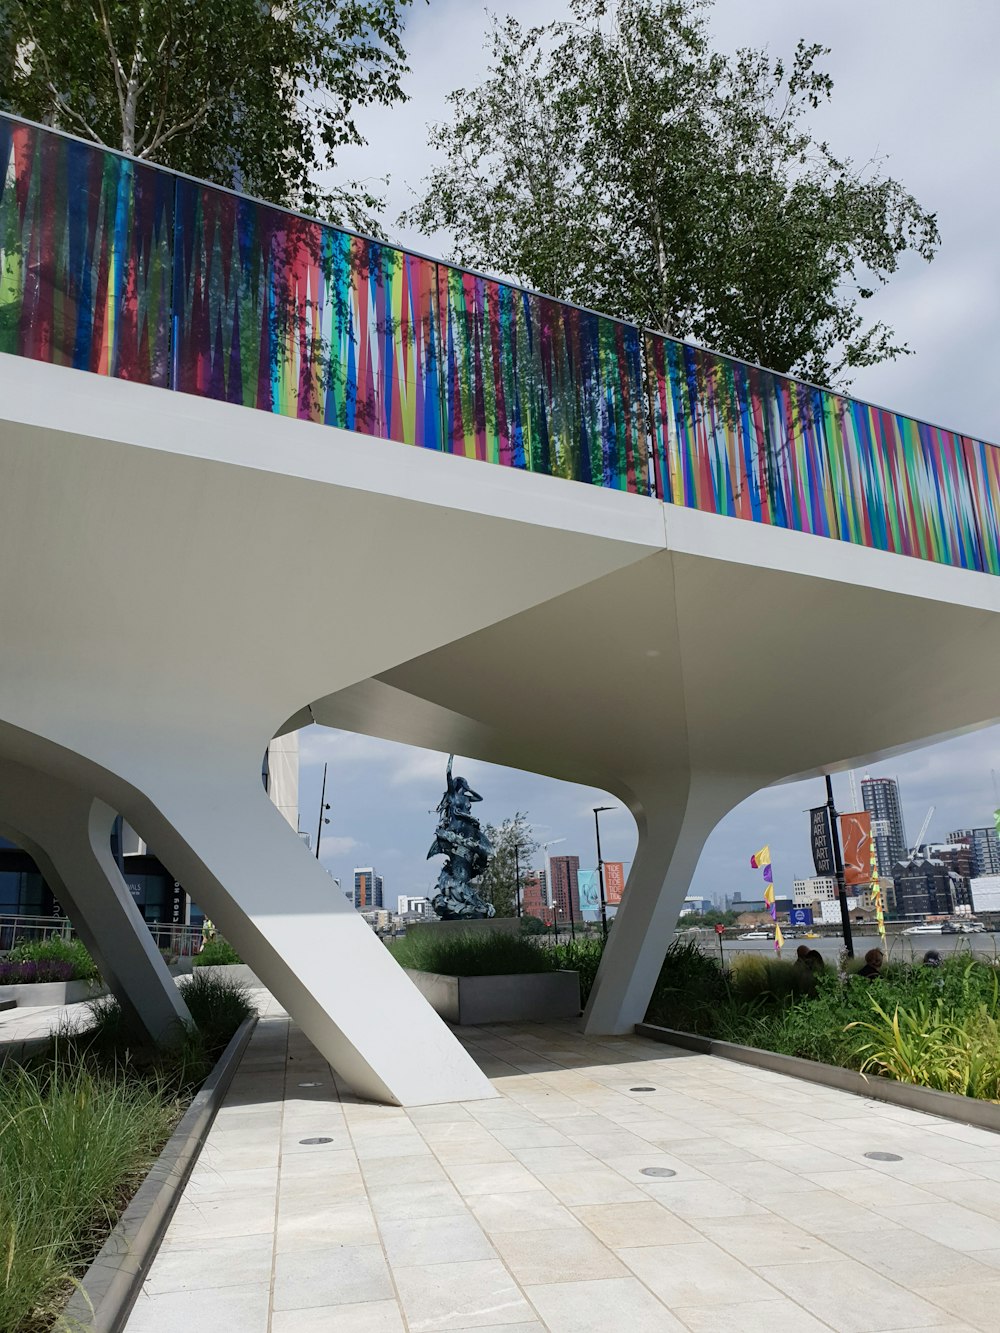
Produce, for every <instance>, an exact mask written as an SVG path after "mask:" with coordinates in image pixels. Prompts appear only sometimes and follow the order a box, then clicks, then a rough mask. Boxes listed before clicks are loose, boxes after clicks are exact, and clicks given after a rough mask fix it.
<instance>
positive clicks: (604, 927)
mask: <svg viewBox="0 0 1000 1333" xmlns="http://www.w3.org/2000/svg"><path fill="white" fill-rule="evenodd" d="M609 808H610V807H609V806H606V805H595V806H594V831H595V832H596V834H597V884H598V890H599V892H600V895H601V933H602V934H603V936H604V938H605V939H607V938H608V908H607V903H606V902H605V899H604V860H603V858H602V856H601V821H600V813H601V811H602V810H607V809H609Z"/></svg>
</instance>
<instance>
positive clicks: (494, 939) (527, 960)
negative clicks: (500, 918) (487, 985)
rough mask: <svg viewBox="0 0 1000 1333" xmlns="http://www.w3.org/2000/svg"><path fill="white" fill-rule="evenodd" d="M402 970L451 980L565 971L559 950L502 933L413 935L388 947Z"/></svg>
mask: <svg viewBox="0 0 1000 1333" xmlns="http://www.w3.org/2000/svg"><path fill="white" fill-rule="evenodd" d="M388 948H389V952H390V953H391V954H392V956H393V958H395V960H396V962H397V963H399V965H400V967H409V968H413V969H414V970H415V971H417V972H439V973H441V974H442V975H443V976H447V977H489V976H511V975H513V974H515V973H518V972H553V971H555V970H556V969H557V968H559V967H561V966H562V964H561V963H559V962H558V961H557V960H556V958H555V956H554V955H555V950H552V949H547V948H545V947H543V945H542V944H541V943H536V941H535V940H534V939H532V938H531V937H529V936H525V935H508V934H505V933H502V932H500V931H478V930H470V931H463V932H456V933H455V934H452V933H451V932H447V933H446V932H443V931H442V932H440V933H439V932H437V931H435V930H433V929H430V930H420V929H419V928H418V929H417V930H412V931H409V932H408V933H407V934H406V935H404V936H403V938H402V939H401V940H396V941H394V942H393V943H392V944H390V945H389V946H388Z"/></svg>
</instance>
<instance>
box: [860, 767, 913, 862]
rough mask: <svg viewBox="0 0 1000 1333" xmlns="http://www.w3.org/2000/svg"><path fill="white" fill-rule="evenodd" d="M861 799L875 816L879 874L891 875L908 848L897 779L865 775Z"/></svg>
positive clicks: (876, 855)
mask: <svg viewBox="0 0 1000 1333" xmlns="http://www.w3.org/2000/svg"><path fill="white" fill-rule="evenodd" d="M861 799H862V801H863V802H864V807H865V809H866V810H867V811H868V813H869V814H870V815H871V817H872V834H873V836H874V838H875V859H876V861H877V862H878V873H879V874H880V875H891V874H892V872H893V868H894V866H895V865H896V863H897V861H902V860H903V859H904V858H905V857H906V854H907V852H908V850H909V848H908V847H907V845H906V830H905V828H904V827H903V809H902V806H901V805H900V803H899V783H898V782H897V781H896V779H895V778H862V780H861Z"/></svg>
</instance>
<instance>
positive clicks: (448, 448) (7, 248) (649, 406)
mask: <svg viewBox="0 0 1000 1333" xmlns="http://www.w3.org/2000/svg"><path fill="white" fill-rule="evenodd" d="M0 351H5V352H10V353H15V354H17V355H21V356H27V357H32V358H35V359H38V360H43V361H48V362H51V363H53V364H58V365H65V366H72V367H75V368H77V369H81V370H89V371H93V372H96V373H99V374H105V375H112V376H118V377H120V378H124V379H130V380H137V381H140V382H142V383H146V384H150V385H156V386H158V387H161V388H165V389H174V390H179V391H181V392H186V393H193V394H199V395H201V396H204V397H209V398H217V399H223V400H225V401H227V402H231V403H236V404H241V405H243V406H246V407H253V408H258V409H261V410H264V411H268V412H272V413H278V414H281V415H285V416H293V417H298V418H302V419H306V420H310V421H315V422H321V423H324V424H326V425H332V426H339V427H342V428H344V429H348V430H354V431H359V432H362V433H364V434H368V435H374V436H377V437H380V438H383V439H388V440H397V441H400V442H403V443H407V444H412V445H415V446H418V447H421V448H426V449H432V450H435V451H438V452H442V453H452V454H459V455H462V456H465V457H469V458H476V459H480V460H483V461H486V462H491V463H495V464H500V465H502V466H507V467H514V468H520V469H524V470H528V471H534V472H542V473H547V474H550V475H553V476H558V477H565V478H570V479H573V480H577V481H583V482H588V483H591V484H593V485H598V486H604V487H611V488H614V489H620V490H628V491H633V492H636V493H639V494H644V495H648V494H652V495H655V496H657V497H659V498H660V499H662V500H664V501H668V502H670V503H673V504H679V505H685V506H688V507H691V508H697V509H699V510H702V511H705V512H709V513H715V514H722V515H728V516H732V517H740V518H744V519H748V520H750V521H753V522H758V523H765V524H769V525H772V526H776V527H784V528H791V529H794V530H796V531H800V532H807V533H812V534H815V535H819V536H825V537H831V538H835V539H839V540H842V541H848V542H853V543H856V544H859V545H863V546H868V547H872V548H874V549H877V550H885V551H892V552H896V553H899V554H904V555H910V556H917V557H920V558H923V559H926V560H933V561H937V562H939V563H943V564H949V565H954V566H957V567H960V568H964V569H970V570H978V571H983V572H986V573H990V574H1000V449H996V448H994V447H992V446H990V445H987V444H985V443H983V442H982V441H979V440H976V439H973V438H971V437H969V436H965V435H962V434H960V433H958V432H955V431H949V430H945V429H943V428H941V427H938V426H934V425H931V424H929V423H926V422H921V421H916V420H913V419H911V418H908V417H905V416H902V415H901V414H899V413H895V412H890V411H887V410H886V409H883V408H880V407H876V406H873V405H872V404H869V403H864V402H861V401H859V400H856V399H852V398H848V397H846V396H844V395H840V394H835V393H832V392H830V391H828V390H826V389H822V388H819V387H817V386H815V385H811V384H807V383H804V382H802V381H799V380H794V379H792V378H790V377H788V376H786V375H780V374H776V373H774V372H772V371H768V370H765V369H763V368H761V367H759V366H755V365H751V364H749V363H746V362H742V361H739V360H736V359H734V358H732V357H727V356H723V355H719V354H717V353H714V352H710V351H706V350H704V349H701V348H697V347H693V346H691V345H690V344H687V343H684V342H680V341H678V340H676V339H671V338H667V337H665V336H664V335H662V334H660V333H657V332H655V331H652V330H649V329H643V328H640V327H638V326H636V325H633V324H629V323H625V322H623V321H621V320H618V319H613V318H611V317H608V316H606V315H601V314H598V313H596V312H594V311H590V310H584V309H581V308H580V307H578V306H575V305H571V304H569V303H567V302H562V301H556V300H553V299H552V298H550V297H546V296H542V295H539V294H538V293H536V292H532V291H528V290H527V289H525V288H523V287H519V286H517V285H516V284H512V283H507V282H501V281H499V280H498V279H495V278H490V277H487V276H484V275H482V274H478V273H474V272H470V271H466V270H462V269H459V268H456V267H454V266H452V265H449V264H445V263H441V262H439V261H437V260H434V259H429V258H426V257H425V256H423V255H418V254H414V253H412V252H410V251H406V250H402V249H399V248H397V247H394V246H391V245H388V244H385V243H383V242H380V241H375V240H372V239H370V238H367V237H363V236H358V235H354V234H351V233H348V232H345V231H343V230H341V229H339V228H336V227H332V226H329V225H327V224H324V223H321V222H317V221H315V220H313V219H310V218H306V217H303V216H302V215H301V214H298V213H295V212H292V211H290V210H285V209H278V208H274V207H272V206H270V205H268V204H265V203H261V202H260V201H258V200H254V199H250V198H247V197H246V196H243V195H239V194H236V193H234V192H233V191H230V190H225V189H221V188H219V187H217V186H212V185H208V184H206V183H204V182H201V181H196V180H192V179H191V178H190V177H187V176H183V175H180V174H178V173H176V172H172V171H170V170H168V169H166V168H162V167H156V166H151V165H149V164H147V163H140V162H137V161H136V160H135V159H133V158H130V157H127V156H125V155H124V154H121V153H117V152H114V151H112V150H110V149H105V148H102V147H98V146H97V145H95V144H92V143H86V142H84V141H82V140H79V139H75V138H73V137H72V136H69V135H65V134H62V133H61V132H57V131H53V130H50V129H46V128H44V127H41V126H37V125H32V124H30V123H28V122H25V121H20V120H17V119H16V118H12V117H10V116H0Z"/></svg>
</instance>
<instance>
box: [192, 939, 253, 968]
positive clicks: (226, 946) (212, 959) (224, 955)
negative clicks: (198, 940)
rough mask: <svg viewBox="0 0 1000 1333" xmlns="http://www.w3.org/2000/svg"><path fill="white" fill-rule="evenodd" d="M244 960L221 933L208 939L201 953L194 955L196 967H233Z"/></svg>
mask: <svg viewBox="0 0 1000 1333" xmlns="http://www.w3.org/2000/svg"><path fill="white" fill-rule="evenodd" d="M242 962H243V959H242V958H241V957H240V956H239V954H238V953H237V952H236V950H235V949H234V948H233V946H232V945H231V944H230V943H229V941H228V940H226V939H223V938H222V936H221V935H216V936H215V937H214V938H213V939H210V940H206V941H205V947H204V948H203V949H202V951H201V953H197V954H195V956H194V966H195V967H231V966H232V965H233V964H234V963H242Z"/></svg>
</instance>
